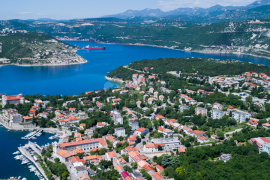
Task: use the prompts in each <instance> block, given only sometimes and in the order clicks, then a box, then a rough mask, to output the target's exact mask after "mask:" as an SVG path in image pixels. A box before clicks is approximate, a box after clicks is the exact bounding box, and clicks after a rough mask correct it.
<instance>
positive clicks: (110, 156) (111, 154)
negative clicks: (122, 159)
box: [105, 151, 117, 161]
mask: <svg viewBox="0 0 270 180" xmlns="http://www.w3.org/2000/svg"><path fill="white" fill-rule="evenodd" d="M105 155H106V158H107V159H108V161H113V160H114V159H117V155H116V152H115V151H112V152H107V153H106V154H105Z"/></svg>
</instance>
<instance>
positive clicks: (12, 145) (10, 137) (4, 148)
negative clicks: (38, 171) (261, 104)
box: [0, 126, 55, 180]
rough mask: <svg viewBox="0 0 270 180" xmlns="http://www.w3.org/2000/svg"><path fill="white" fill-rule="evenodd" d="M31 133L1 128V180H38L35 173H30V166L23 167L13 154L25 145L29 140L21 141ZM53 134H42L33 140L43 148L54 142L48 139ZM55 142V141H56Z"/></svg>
mask: <svg viewBox="0 0 270 180" xmlns="http://www.w3.org/2000/svg"><path fill="white" fill-rule="evenodd" d="M28 133H29V131H18V132H16V131H7V130H6V129H5V128H4V127H2V126H0V143H1V148H0V179H8V178H10V177H11V176H12V177H17V178H18V177H19V176H21V177H22V178H23V177H25V178H26V179H27V180H38V179H39V178H38V177H37V176H35V174H34V173H33V172H30V171H29V168H28V166H29V165H22V164H21V163H22V161H20V160H19V161H18V160H15V159H14V157H15V155H13V154H12V153H14V152H15V151H18V147H20V145H21V146H23V145H25V144H26V143H27V142H28V140H25V139H21V137H23V136H25V135H27V134H28ZM50 136H52V134H48V133H42V135H41V136H39V137H37V139H33V140H31V141H32V142H37V144H38V145H40V146H42V145H45V144H47V143H51V142H53V140H50V139H48V138H49V137H50ZM54 141H55V140H54Z"/></svg>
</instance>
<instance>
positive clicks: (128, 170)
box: [123, 166, 132, 173]
mask: <svg viewBox="0 0 270 180" xmlns="http://www.w3.org/2000/svg"><path fill="white" fill-rule="evenodd" d="M123 168H124V170H125V171H127V172H129V173H132V169H131V168H130V167H128V166H124V167H123Z"/></svg>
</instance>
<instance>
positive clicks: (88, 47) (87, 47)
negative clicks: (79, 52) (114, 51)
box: [84, 45, 106, 49]
mask: <svg viewBox="0 0 270 180" xmlns="http://www.w3.org/2000/svg"><path fill="white" fill-rule="evenodd" d="M84 49H106V47H97V46H95V47H90V46H89V45H88V46H85V48H84Z"/></svg>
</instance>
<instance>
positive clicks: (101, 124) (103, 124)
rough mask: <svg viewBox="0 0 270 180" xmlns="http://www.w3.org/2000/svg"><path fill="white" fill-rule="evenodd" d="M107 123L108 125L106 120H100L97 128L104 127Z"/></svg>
mask: <svg viewBox="0 0 270 180" xmlns="http://www.w3.org/2000/svg"><path fill="white" fill-rule="evenodd" d="M106 125H107V123H105V122H98V123H97V128H103V127H104V126H106Z"/></svg>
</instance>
